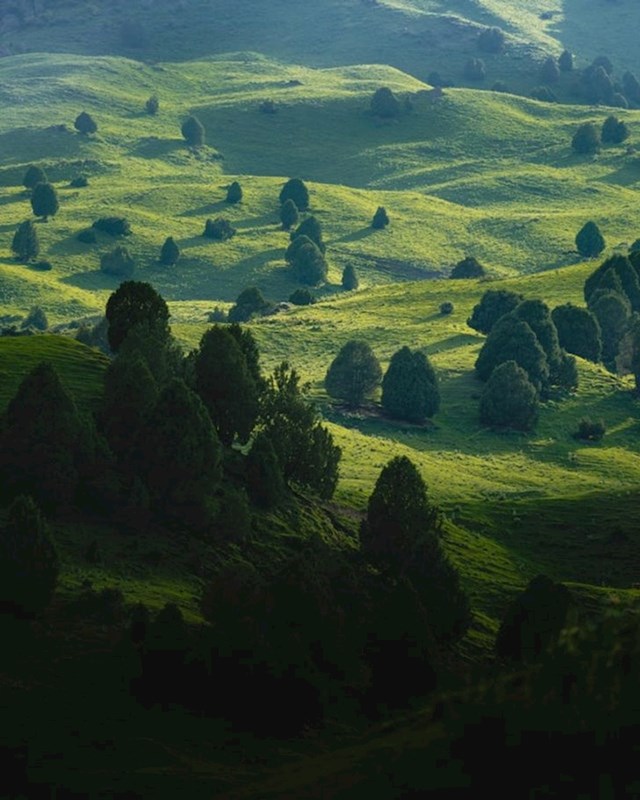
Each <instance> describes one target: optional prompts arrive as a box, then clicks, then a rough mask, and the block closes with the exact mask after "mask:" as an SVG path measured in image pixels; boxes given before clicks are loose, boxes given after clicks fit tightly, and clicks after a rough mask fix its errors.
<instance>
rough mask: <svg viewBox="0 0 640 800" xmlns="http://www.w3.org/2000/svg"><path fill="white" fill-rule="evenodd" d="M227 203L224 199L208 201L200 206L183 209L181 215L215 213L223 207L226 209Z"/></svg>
mask: <svg viewBox="0 0 640 800" xmlns="http://www.w3.org/2000/svg"><path fill="white" fill-rule="evenodd" d="M228 208H229V203H226V202H225V201H224V200H219V201H218V202H217V203H208V204H207V205H206V206H200V208H190V209H189V210H188V211H183V212H182V214H180V216H181V217H207V216H211V215H212V214H217V213H219V212H221V211H222V210H223V209H228Z"/></svg>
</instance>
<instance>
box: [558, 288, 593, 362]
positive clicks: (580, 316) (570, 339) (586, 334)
mask: <svg viewBox="0 0 640 800" xmlns="http://www.w3.org/2000/svg"><path fill="white" fill-rule="evenodd" d="M551 317H552V319H553V322H554V324H555V326H556V330H557V331H558V341H559V342H560V347H562V348H564V349H565V350H566V351H567V353H573V354H574V355H576V356H581V357H582V358H586V359H587V360H588V361H594V362H596V363H597V362H598V361H600V359H601V358H602V333H601V331H600V323H599V322H598V320H597V319H596V317H595V316H594V314H593V313H592V312H591V311H590V310H589V309H588V308H580V307H579V306H575V305H573V304H572V303H565V304H564V305H562V306H556V308H554V309H553V311H552V312H551Z"/></svg>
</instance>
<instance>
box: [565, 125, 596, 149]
mask: <svg viewBox="0 0 640 800" xmlns="http://www.w3.org/2000/svg"><path fill="white" fill-rule="evenodd" d="M571 147H572V148H573V150H574V151H575V152H576V153H579V154H580V155H592V154H593V153H596V152H597V151H598V148H599V147H600V135H599V134H598V129H597V128H596V126H595V125H594V124H593V122H583V123H582V125H580V126H579V127H578V129H577V130H576V132H575V133H574V134H573V138H572V139H571Z"/></svg>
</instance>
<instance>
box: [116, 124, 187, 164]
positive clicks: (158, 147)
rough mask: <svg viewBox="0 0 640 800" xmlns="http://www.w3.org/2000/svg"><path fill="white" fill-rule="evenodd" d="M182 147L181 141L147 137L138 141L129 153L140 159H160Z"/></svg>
mask: <svg viewBox="0 0 640 800" xmlns="http://www.w3.org/2000/svg"><path fill="white" fill-rule="evenodd" d="M145 116H146V115H145ZM183 145H184V142H183V141H182V140H181V139H160V138H159V137H157V136H147V137H146V138H144V139H139V140H138V142H136V144H135V145H134V146H133V147H132V148H131V150H130V151H129V152H130V154H131V155H132V156H139V157H141V158H162V157H163V156H168V155H170V154H171V153H174V152H175V151H176V150H179V149H181V148H182V146H183Z"/></svg>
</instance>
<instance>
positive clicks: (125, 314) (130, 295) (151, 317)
mask: <svg viewBox="0 0 640 800" xmlns="http://www.w3.org/2000/svg"><path fill="white" fill-rule="evenodd" d="M105 315H106V318H107V322H108V326H109V327H108V337H109V346H110V347H111V349H112V350H113V352H114V353H117V352H118V350H119V349H120V346H121V345H122V343H123V342H124V340H125V338H126V337H127V334H128V333H129V331H130V330H131V329H132V328H134V326H136V325H138V324H140V323H143V322H146V323H149V324H151V325H153V326H157V327H158V328H159V330H161V331H162V333H163V334H165V335H166V336H168V335H169V309H168V307H167V304H166V303H165V301H164V299H163V298H162V297H161V296H160V295H159V294H158V292H156V290H155V289H154V288H153V286H151V284H150V283H145V282H143V281H124V282H123V283H121V284H120V286H119V287H118V288H117V289H116V291H115V292H113V293H112V294H111V296H110V297H109V299H108V300H107V306H106V311H105Z"/></svg>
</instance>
